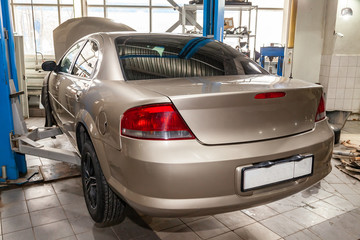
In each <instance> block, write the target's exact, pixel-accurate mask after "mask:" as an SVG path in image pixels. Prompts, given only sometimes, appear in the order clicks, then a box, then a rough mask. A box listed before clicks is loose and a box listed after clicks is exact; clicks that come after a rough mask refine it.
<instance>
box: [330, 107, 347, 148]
mask: <svg viewBox="0 0 360 240" xmlns="http://www.w3.org/2000/svg"><path fill="white" fill-rule="evenodd" d="M350 114H351V112H350V111H339V110H335V111H326V116H327V117H328V122H329V124H330V127H331V129H332V130H333V131H334V134H335V142H334V143H335V144H337V143H339V141H340V134H341V129H342V128H343V127H344V126H345V123H346V120H347V119H348V117H349V116H350Z"/></svg>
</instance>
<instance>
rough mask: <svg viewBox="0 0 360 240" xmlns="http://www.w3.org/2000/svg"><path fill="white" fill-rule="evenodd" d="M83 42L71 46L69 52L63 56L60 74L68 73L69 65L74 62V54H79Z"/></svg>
mask: <svg viewBox="0 0 360 240" xmlns="http://www.w3.org/2000/svg"><path fill="white" fill-rule="evenodd" d="M83 43H84V42H79V43H77V44H75V45H74V46H72V47H71V48H70V50H69V51H68V52H67V53H66V54H65V56H64V57H63V59H62V60H61V63H60V70H59V71H60V72H64V73H70V67H71V64H72V63H73V61H74V58H75V56H76V54H77V53H78V52H79V50H80V48H81V46H82V45H83Z"/></svg>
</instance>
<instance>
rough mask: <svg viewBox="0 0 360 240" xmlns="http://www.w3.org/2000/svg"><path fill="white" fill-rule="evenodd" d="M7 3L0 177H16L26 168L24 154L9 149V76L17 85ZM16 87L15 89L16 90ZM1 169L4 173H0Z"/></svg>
mask: <svg viewBox="0 0 360 240" xmlns="http://www.w3.org/2000/svg"><path fill="white" fill-rule="evenodd" d="M10 13H11V11H10V4H9V1H7V0H1V5H0V72H1V73H0V104H1V105H0V110H1V114H0V115H1V117H0V153H1V156H0V166H1V168H2V171H0V174H1V180H2V181H4V180H6V179H9V180H14V179H18V178H19V175H20V174H24V173H26V172H27V168H26V161H25V156H24V155H23V154H19V153H15V152H14V151H12V149H11V144H10V135H11V134H12V133H13V131H14V124H13V115H12V107H11V100H10V79H13V80H14V84H15V88H16V89H18V86H17V83H18V81H17V72H16V63H15V47H14V36H13V31H12V26H11V16H10ZM16 91H17V90H16ZM3 171H4V173H3ZM4 175H6V176H4Z"/></svg>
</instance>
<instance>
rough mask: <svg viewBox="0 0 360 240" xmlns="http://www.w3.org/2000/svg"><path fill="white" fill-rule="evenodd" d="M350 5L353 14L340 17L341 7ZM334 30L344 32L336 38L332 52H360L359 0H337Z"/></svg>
mask: <svg viewBox="0 0 360 240" xmlns="http://www.w3.org/2000/svg"><path fill="white" fill-rule="evenodd" d="M345 7H351V8H352V10H353V12H354V15H353V16H352V17H349V18H344V17H341V16H340V15H341V9H343V8H345ZM337 16H339V17H338V18H337V21H336V31H337V32H341V33H342V34H344V37H343V38H338V39H337V40H336V44H335V49H334V53H333V54H360V31H359V27H360V26H359V24H360V0H348V1H347V0H346V1H345V0H339V4H338V9H337Z"/></svg>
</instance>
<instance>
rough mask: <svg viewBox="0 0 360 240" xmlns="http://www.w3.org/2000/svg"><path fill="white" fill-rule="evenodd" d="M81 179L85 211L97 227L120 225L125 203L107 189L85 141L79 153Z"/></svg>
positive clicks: (92, 152)
mask: <svg viewBox="0 0 360 240" xmlns="http://www.w3.org/2000/svg"><path fill="white" fill-rule="evenodd" d="M81 178H82V184H83V191H84V197H85V202H86V206H87V209H88V211H89V213H90V216H91V217H92V219H93V220H94V221H95V222H96V223H97V226H98V227H107V226H111V225H115V224H118V223H120V222H121V221H122V220H123V219H124V217H125V203H124V202H123V201H122V200H121V199H120V198H119V197H118V196H117V195H116V194H115V193H114V192H113V190H112V189H111V188H110V187H109V185H108V183H107V182H106V179H105V177H104V175H103V173H102V170H101V167H100V164H99V160H98V158H97V156H96V153H95V150H94V147H93V145H92V144H91V143H90V142H88V141H86V142H85V143H84V145H83V148H82V151H81Z"/></svg>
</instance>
